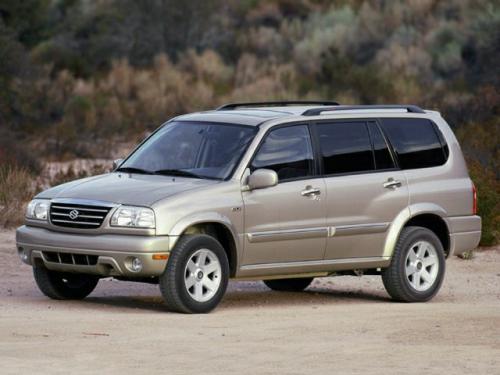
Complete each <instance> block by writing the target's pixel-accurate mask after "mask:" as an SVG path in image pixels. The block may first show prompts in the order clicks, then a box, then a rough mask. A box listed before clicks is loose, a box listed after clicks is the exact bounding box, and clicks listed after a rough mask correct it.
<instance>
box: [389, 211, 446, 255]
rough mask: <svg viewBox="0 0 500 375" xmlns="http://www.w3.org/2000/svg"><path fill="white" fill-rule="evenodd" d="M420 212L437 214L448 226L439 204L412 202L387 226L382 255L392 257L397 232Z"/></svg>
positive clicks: (444, 212) (397, 235)
mask: <svg viewBox="0 0 500 375" xmlns="http://www.w3.org/2000/svg"><path fill="white" fill-rule="evenodd" d="M422 214H433V215H437V216H439V217H441V218H442V219H443V221H444V222H445V223H446V226H447V227H448V223H447V221H446V216H447V213H446V211H445V210H444V209H443V208H442V207H441V206H438V205H437V204H434V203H416V204H412V205H410V206H409V207H406V208H405V209H404V210H403V211H401V212H400V213H399V214H398V215H397V216H396V217H395V219H394V220H393V221H392V223H391V225H390V227H389V231H388V232H387V237H386V240H385V245H384V252H383V254H382V256H383V257H389V258H391V257H392V254H393V253H394V248H395V247H396V242H397V240H398V237H399V234H400V233H401V230H402V229H403V227H404V226H405V224H406V223H407V222H408V221H409V220H410V219H411V218H412V217H415V216H418V215H422ZM449 229H450V228H449V227H448V233H449Z"/></svg>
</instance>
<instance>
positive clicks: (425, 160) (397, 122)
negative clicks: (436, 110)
mask: <svg viewBox="0 0 500 375" xmlns="http://www.w3.org/2000/svg"><path fill="white" fill-rule="evenodd" d="M434 126H435V125H434V124H433V123H432V122H430V121H429V120H426V119H408V118H405V119H397V118H394V119H383V120H382V127H383V128H384V131H385V132H386V134H387V136H388V137H389V140H390V141H391V144H392V146H393V147H394V149H395V151H396V154H397V156H398V161H399V166H400V167H401V168H402V169H413V168H428V167H435V166H438V165H442V164H444V163H445V161H446V158H445V153H444V151H443V147H442V146H441V142H440V141H439V138H438V134H437V132H436V130H437V129H435V128H434Z"/></svg>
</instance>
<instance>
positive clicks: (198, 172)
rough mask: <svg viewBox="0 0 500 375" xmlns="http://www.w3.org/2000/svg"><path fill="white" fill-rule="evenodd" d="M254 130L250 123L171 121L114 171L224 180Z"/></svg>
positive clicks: (241, 153)
mask: <svg viewBox="0 0 500 375" xmlns="http://www.w3.org/2000/svg"><path fill="white" fill-rule="evenodd" d="M255 133H256V130H255V129H254V128H253V127H249V126H241V125H230V124H215V123H203V122H184V121H173V122H170V123H168V124H166V125H165V126H164V127H162V128H161V129H160V130H159V131H157V132H156V133H155V134H153V135H152V136H151V137H150V138H149V139H148V140H146V142H144V144H143V145H142V146H141V147H139V148H138V149H137V150H136V151H135V152H134V153H133V154H132V155H131V156H130V157H129V158H128V159H127V160H126V161H125V162H124V163H123V164H122V165H120V168H118V169H117V170H118V171H124V172H127V171H128V172H131V173H134V172H136V173H151V174H164V175H172V176H186V177H195V178H211V179H225V178H227V177H229V175H230V174H231V172H232V171H233V169H234V167H235V166H236V163H238V161H239V160H240V158H241V156H242V155H243V153H244V152H245V150H246V148H247V146H248V144H249V143H250V141H251V140H252V139H253V137H254V135H255Z"/></svg>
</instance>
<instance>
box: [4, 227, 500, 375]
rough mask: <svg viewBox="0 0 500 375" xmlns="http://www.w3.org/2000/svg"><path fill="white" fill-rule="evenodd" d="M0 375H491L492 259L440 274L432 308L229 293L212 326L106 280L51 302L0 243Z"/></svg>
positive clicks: (333, 285) (139, 288)
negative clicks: (76, 297) (82, 296)
mask: <svg viewBox="0 0 500 375" xmlns="http://www.w3.org/2000/svg"><path fill="white" fill-rule="evenodd" d="M0 255H1V257H0V364H1V365H0V366H1V367H0V368H1V369H0V372H1V373H2V374H17V373H35V372H36V373H61V374H67V373H69V372H71V373H97V372H101V373H107V374H118V373H122V372H125V371H126V372H132V371H133V372H134V373H145V374H151V373H163V374H194V373H196V374H205V373H206V374H326V373H338V374H343V373H353V374H366V373H373V374H388V373H389V374H392V373H405V374H417V373H425V374H445V373H455V374H457V373H461V374H500V249H499V248H497V249H496V250H489V251H484V252H480V253H478V254H477V255H476V257H475V258H474V259H473V260H468V261H464V260H460V259H458V258H453V259H451V260H449V261H448V263H447V267H448V269H447V276H446V279H445V283H444V286H443V289H442V290H441V292H440V293H439V294H438V296H437V297H436V298H435V299H434V300H433V301H431V302H428V303H425V304H401V303H394V302H391V301H390V300H389V298H388V296H387V294H386V293H385V291H384V289H383V286H382V282H381V280H380V278H379V277H367V276H365V277H363V278H356V277H338V278H325V279H319V280H315V282H314V284H313V285H312V287H310V288H309V289H308V290H307V291H306V292H304V293H278V292H272V291H269V290H267V289H266V288H265V286H264V285H263V284H262V283H260V282H238V283H236V282H233V283H231V284H230V288H229V291H228V293H227V295H226V297H225V299H224V301H223V302H222V304H221V305H220V307H219V308H218V309H217V310H215V311H214V312H213V313H211V314H209V315H179V314H171V313H168V312H166V311H164V308H163V307H162V300H161V297H160V294H159V290H158V288H157V287H156V286H153V285H142V284H134V283H124V282H118V281H111V280H103V281H102V282H101V283H100V285H99V286H98V288H97V289H96V290H95V292H94V293H93V294H92V295H91V296H90V297H89V298H88V299H86V300H85V301H81V302H60V301H52V300H49V299H47V298H45V297H44V296H42V295H41V293H40V292H39V291H38V290H37V288H36V286H35V283H34V281H33V280H32V276H31V270H30V268H29V267H27V266H24V265H21V263H20V261H19V260H18V259H17V256H16V255H15V246H14V232H13V231H0Z"/></svg>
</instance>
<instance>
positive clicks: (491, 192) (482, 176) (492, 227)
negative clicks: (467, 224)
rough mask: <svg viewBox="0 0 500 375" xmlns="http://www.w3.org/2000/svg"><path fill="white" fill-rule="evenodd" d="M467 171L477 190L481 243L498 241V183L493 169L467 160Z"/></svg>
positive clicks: (499, 214) (489, 243) (499, 209)
mask: <svg viewBox="0 0 500 375" xmlns="http://www.w3.org/2000/svg"><path fill="white" fill-rule="evenodd" d="M469 172H470V175H471V178H472V180H473V181H474V184H475V186H476V190H477V200H478V214H479V215H480V216H481V218H482V221H483V233H482V236H481V245H483V246H491V245H495V244H498V243H499V242H500V183H499V181H498V179H496V176H495V174H494V172H493V171H491V170H489V169H487V168H485V167H483V166H482V165H481V164H480V163H479V162H477V161H476V160H469Z"/></svg>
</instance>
